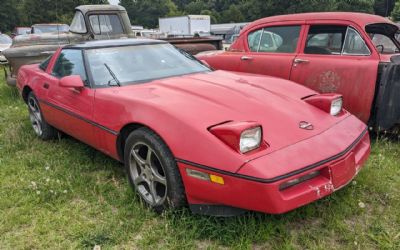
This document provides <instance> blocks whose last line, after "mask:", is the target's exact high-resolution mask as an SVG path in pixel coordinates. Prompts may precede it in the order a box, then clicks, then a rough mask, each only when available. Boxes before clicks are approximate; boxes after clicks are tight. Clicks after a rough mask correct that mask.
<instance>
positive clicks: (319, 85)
mask: <svg viewBox="0 0 400 250" xmlns="http://www.w3.org/2000/svg"><path fill="white" fill-rule="evenodd" d="M303 41H304V43H303V44H302V46H301V48H300V53H299V54H298V55H297V56H296V58H295V59H294V61H293V67H292V72H291V75H290V79H291V80H293V81H295V82H297V83H300V84H302V85H305V86H307V87H309V88H311V89H314V90H316V91H318V92H321V93H330V92H334V93H339V94H342V95H343V98H344V107H345V108H346V109H347V110H349V111H350V112H351V113H353V114H354V115H356V116H357V117H359V118H360V119H361V120H362V121H364V122H367V121H368V119H369V117H370V112H371V106H372V103H373V99H374V93H375V84H376V80H377V74H378V72H377V71H378V63H379V60H378V55H377V54H376V51H375V50H374V49H373V47H372V46H368V43H366V34H364V33H363V32H360V31H358V30H357V28H356V26H355V25H351V24H347V23H340V24H337V23H332V22H329V21H315V22H312V23H309V24H308V25H307V28H306V32H305V33H304V38H303Z"/></svg>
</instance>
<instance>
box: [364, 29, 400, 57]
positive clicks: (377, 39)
mask: <svg viewBox="0 0 400 250" xmlns="http://www.w3.org/2000/svg"><path fill="white" fill-rule="evenodd" d="M398 35H399V34H396V37H397V39H400V37H398ZM369 36H370V37H371V39H372V42H373V43H374V45H375V47H376V48H377V49H378V51H379V52H380V53H381V54H394V53H399V49H398V48H397V46H396V44H395V43H394V42H393V40H392V39H391V38H390V37H389V36H386V35H382V34H374V33H370V34H369Z"/></svg>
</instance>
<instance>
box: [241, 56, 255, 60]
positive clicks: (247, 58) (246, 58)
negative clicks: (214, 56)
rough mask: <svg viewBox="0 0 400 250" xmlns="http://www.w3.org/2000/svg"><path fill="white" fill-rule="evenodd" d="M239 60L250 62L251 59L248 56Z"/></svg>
mask: <svg viewBox="0 0 400 250" xmlns="http://www.w3.org/2000/svg"><path fill="white" fill-rule="evenodd" d="M240 60H242V61H251V60H253V57H250V56H242V57H241V58H240Z"/></svg>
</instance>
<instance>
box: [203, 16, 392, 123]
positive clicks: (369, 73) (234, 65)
mask: <svg viewBox="0 0 400 250" xmlns="http://www.w3.org/2000/svg"><path fill="white" fill-rule="evenodd" d="M374 23H385V24H391V25H392V24H393V23H392V22H391V21H389V20H388V19H386V18H383V17H380V16H375V15H369V14H362V13H342V12H337V13H328V12H326V13H305V14H293V15H282V16H273V17H267V18H263V19H260V20H257V21H255V22H253V23H251V24H249V25H247V26H246V27H245V28H244V29H243V30H242V31H241V34H240V36H239V38H238V39H237V40H236V42H235V43H233V44H232V46H231V47H230V49H229V51H226V52H224V53H221V52H218V53H212V52H208V53H203V54H202V53H200V54H199V55H197V58H199V59H201V60H204V61H206V62H207V63H208V64H209V65H210V66H212V67H213V68H215V69H222V70H232V71H239V72H248V73H255V74H263V75H269V76H276V77H280V78H284V79H290V80H292V81H294V82H297V83H300V84H302V85H305V86H307V87H309V88H311V89H313V90H316V91H318V92H320V93H332V92H334V93H339V94H342V95H343V97H344V107H345V108H346V109H347V110H349V111H350V112H351V113H353V114H354V115H356V116H357V117H358V118H360V119H361V120H362V121H364V122H368V120H369V119H370V116H371V111H372V110H371V109H372V107H373V101H374V97H375V90H376V84H377V83H376V82H377V79H378V64H379V63H380V62H388V61H390V57H391V56H392V55H384V54H379V52H378V51H377V48H375V46H374V44H373V43H372V41H371V39H370V37H369V35H368V33H367V32H366V31H365V27H366V25H369V24H374ZM293 25H297V26H300V27H301V30H300V33H299V37H298V41H297V45H296V49H295V51H293V52H292V53H277V52H274V53H273V52H251V51H250V49H249V45H248V35H249V34H250V33H251V32H253V31H256V30H259V29H261V28H271V27H280V26H293ZM311 25H338V26H347V27H352V28H353V29H355V30H356V31H357V32H358V33H359V35H360V36H361V38H362V39H363V40H364V42H365V44H366V45H367V47H368V49H369V50H370V52H371V53H370V55H358V56H357V55H323V54H306V53H305V52H304V49H305V44H306V41H307V38H308V37H307V36H308V32H309V29H310V26H311Z"/></svg>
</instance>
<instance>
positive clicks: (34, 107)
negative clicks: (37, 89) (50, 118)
mask: <svg viewBox="0 0 400 250" xmlns="http://www.w3.org/2000/svg"><path fill="white" fill-rule="evenodd" d="M27 104H28V111H29V119H30V121H31V125H32V128H33V131H35V134H36V135H37V136H38V137H39V138H40V139H42V140H45V141H46V140H51V139H55V138H57V136H58V131H57V129H55V128H54V127H52V126H51V125H50V124H48V123H47V122H46V120H45V119H44V117H43V114H42V111H41V109H40V106H39V102H38V100H37V98H36V96H35V95H34V94H33V92H30V93H29V94H28V101H27Z"/></svg>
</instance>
